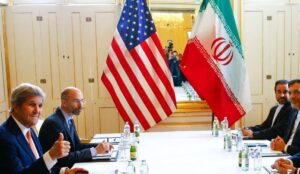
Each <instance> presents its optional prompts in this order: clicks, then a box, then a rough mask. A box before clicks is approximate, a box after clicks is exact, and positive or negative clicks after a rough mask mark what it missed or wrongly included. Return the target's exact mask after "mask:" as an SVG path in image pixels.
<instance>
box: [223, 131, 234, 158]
mask: <svg viewBox="0 0 300 174" xmlns="http://www.w3.org/2000/svg"><path fill="white" fill-rule="evenodd" d="M231 147H232V136H231V133H230V129H227V130H226V133H225V135H224V149H225V151H226V152H231Z"/></svg>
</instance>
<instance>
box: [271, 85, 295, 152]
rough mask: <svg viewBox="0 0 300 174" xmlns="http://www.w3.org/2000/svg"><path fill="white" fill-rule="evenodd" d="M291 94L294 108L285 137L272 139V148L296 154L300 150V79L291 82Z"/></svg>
mask: <svg viewBox="0 0 300 174" xmlns="http://www.w3.org/2000/svg"><path fill="white" fill-rule="evenodd" d="M289 94H290V100H291V103H292V107H293V108H294V109H293V111H292V112H291V113H290V116H289V121H288V126H287V128H286V129H287V130H286V133H285V136H284V138H281V137H280V136H278V137H276V139H274V140H272V142H271V148H272V149H273V150H278V151H283V152H286V153H288V154H290V155H294V154H296V153H298V152H300V126H299V122H300V112H299V110H300V79H295V80H292V81H290V82H289Z"/></svg>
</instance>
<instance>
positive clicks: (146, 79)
mask: <svg viewBox="0 0 300 174" xmlns="http://www.w3.org/2000/svg"><path fill="white" fill-rule="evenodd" d="M115 38H117V39H116V40H117V42H118V45H119V46H120V47H121V48H124V47H125V45H124V44H123V42H122V41H123V40H122V39H121V38H120V37H119V35H118V33H116V36H115ZM137 47H138V48H140V47H139V46H137ZM139 50H141V51H140V52H139V53H137V52H135V49H133V50H131V51H130V53H129V52H128V51H127V50H126V49H122V51H123V52H122V54H123V55H126V57H127V59H129V60H133V61H132V62H130V63H129V65H130V66H133V65H136V67H138V68H132V69H135V70H136V71H137V72H138V73H135V74H136V75H138V76H139V78H138V79H139V80H140V81H143V83H142V84H143V87H144V88H146V91H147V92H148V93H150V96H153V97H155V96H156V97H157V99H155V100H159V103H158V101H155V103H158V104H157V105H156V106H157V107H159V108H161V105H162V104H161V103H163V102H165V101H167V102H168V103H170V101H172V99H171V98H170V95H168V93H166V90H164V85H163V83H162V82H161V81H159V78H158V77H157V76H154V77H153V76H152V77H151V75H150V73H149V72H155V71H156V69H157V68H154V67H152V66H151V64H149V63H147V62H149V60H148V57H147V56H146V55H145V54H144V52H143V48H140V49H139ZM141 57H147V59H146V58H143V59H142V58H141ZM145 63H147V64H146V65H145ZM146 67H149V69H148V70H147V68H146ZM150 68H151V69H150ZM153 79H157V81H156V82H155V81H154V80H153ZM148 85H149V86H148ZM157 85H160V86H162V87H160V88H161V89H160V88H159V87H158V86H157ZM164 93H165V95H166V96H163V95H162V94H164ZM153 102H154V101H153ZM171 103H172V102H171ZM162 106H163V105H162ZM172 106H173V107H172ZM164 109H165V110H167V111H168V112H166V114H170V113H172V110H174V109H175V106H174V105H171V106H170V108H169V107H167V108H164ZM160 114H161V115H160V116H161V117H162V119H163V118H166V114H163V113H161V112H160Z"/></svg>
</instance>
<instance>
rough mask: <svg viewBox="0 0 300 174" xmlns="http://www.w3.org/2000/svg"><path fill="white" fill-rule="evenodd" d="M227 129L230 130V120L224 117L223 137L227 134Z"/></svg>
mask: <svg viewBox="0 0 300 174" xmlns="http://www.w3.org/2000/svg"><path fill="white" fill-rule="evenodd" d="M227 129H228V120H227V117H224V119H223V121H222V130H223V135H225V134H226V131H227Z"/></svg>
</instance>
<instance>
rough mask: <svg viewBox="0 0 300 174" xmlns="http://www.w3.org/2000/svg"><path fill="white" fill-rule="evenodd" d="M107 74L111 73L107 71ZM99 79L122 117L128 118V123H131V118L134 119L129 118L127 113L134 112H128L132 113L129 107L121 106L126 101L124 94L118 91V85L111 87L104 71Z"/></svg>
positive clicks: (125, 103)
mask: <svg viewBox="0 0 300 174" xmlns="http://www.w3.org/2000/svg"><path fill="white" fill-rule="evenodd" d="M108 74H111V73H108ZM108 76H109V75H108ZM112 78H113V77H112ZM101 80H102V81H103V83H104V84H105V86H106V88H107V89H108V92H109V93H110V95H111V96H112V99H113V101H114V103H115V105H116V107H117V108H118V111H119V113H120V114H121V115H122V116H123V117H124V119H125V120H128V123H129V124H130V125H133V122H132V121H131V120H134V119H131V118H129V116H128V114H127V113H129V115H134V114H130V112H131V113H133V112H132V110H131V108H130V107H128V106H127V107H126V106H123V105H127V104H128V103H127V101H126V100H125V99H124V96H123V95H122V92H120V89H119V88H118V87H117V88H115V87H113V85H112V84H111V83H110V81H109V80H108V78H107V74H105V73H104V74H103V75H102V77H101ZM112 81H113V82H115V80H112ZM115 86H117V85H115ZM116 91H118V92H116ZM117 93H118V94H117ZM121 96H122V97H121ZM124 108H126V109H127V111H125V109H124ZM129 110H130V111H129Z"/></svg>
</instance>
